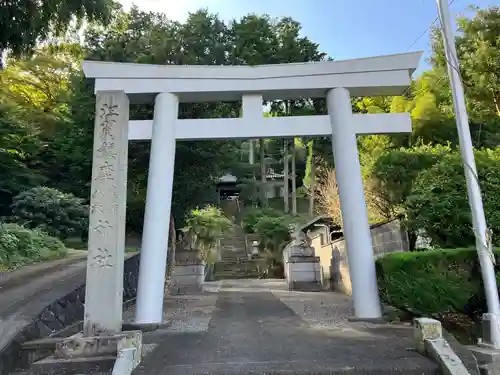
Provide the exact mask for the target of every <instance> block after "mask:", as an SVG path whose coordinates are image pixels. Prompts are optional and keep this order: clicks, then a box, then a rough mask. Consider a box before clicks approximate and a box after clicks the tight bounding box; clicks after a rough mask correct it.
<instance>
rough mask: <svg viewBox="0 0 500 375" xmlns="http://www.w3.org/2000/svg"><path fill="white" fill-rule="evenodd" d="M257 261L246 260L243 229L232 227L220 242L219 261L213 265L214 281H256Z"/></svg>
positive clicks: (257, 275) (257, 272)
mask: <svg viewBox="0 0 500 375" xmlns="http://www.w3.org/2000/svg"><path fill="white" fill-rule="evenodd" d="M258 264H259V259H255V258H254V259H248V255H247V252H246V250H245V234H244V232H243V229H241V228H240V227H239V226H237V225H234V226H233V231H232V233H231V234H230V235H229V236H228V237H227V238H224V239H222V240H221V260H220V261H219V262H218V263H217V264H216V265H215V279H216V280H228V279H257V278H258V277H259V270H258Z"/></svg>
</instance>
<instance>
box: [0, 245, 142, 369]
mask: <svg viewBox="0 0 500 375" xmlns="http://www.w3.org/2000/svg"><path fill="white" fill-rule="evenodd" d="M138 276H139V254H136V255H133V256H131V257H130V258H128V259H126V260H125V264H124V274H123V301H124V308H125V307H127V306H130V304H131V303H133V302H134V301H135V297H136V295H137V283H138ZM80 277H81V276H80ZM84 304H85V278H84V277H83V280H81V282H79V286H78V287H76V288H75V289H73V290H72V291H71V292H69V293H68V294H66V295H63V296H62V297H61V298H59V299H57V300H55V301H53V302H51V303H49V304H48V305H46V306H45V307H44V308H43V309H42V310H41V311H38V312H36V311H35V312H33V315H32V316H33V318H32V320H31V321H26V324H24V325H22V326H19V327H18V329H17V333H16V334H15V335H14V337H13V339H12V340H10V341H9V342H7V343H6V345H4V346H3V347H1V348H0V374H2V375H4V374H7V373H9V372H11V371H12V370H14V369H16V368H18V367H21V366H22V365H23V362H24V361H23V358H22V355H21V345H22V343H24V342H27V341H32V340H36V339H40V338H44V337H49V336H52V337H55V336H64V335H65V334H64V333H62V332H61V333H60V334H59V335H58V334H57V332H59V331H61V330H66V332H65V333H66V334H67V335H72V334H74V333H77V332H79V331H81V329H82V324H81V322H82V321H83V314H84ZM0 334H1V332H0Z"/></svg>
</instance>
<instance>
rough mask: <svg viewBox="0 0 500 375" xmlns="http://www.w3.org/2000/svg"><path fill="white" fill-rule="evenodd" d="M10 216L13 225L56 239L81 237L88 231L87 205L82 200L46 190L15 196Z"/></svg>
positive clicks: (41, 188) (39, 188)
mask: <svg viewBox="0 0 500 375" xmlns="http://www.w3.org/2000/svg"><path fill="white" fill-rule="evenodd" d="M12 213H13V215H12V219H13V220H14V221H15V222H17V223H19V224H22V225H24V226H26V227H27V228H32V229H34V228H39V229H41V230H43V231H44V232H47V233H49V234H50V235H53V236H57V237H60V238H67V237H69V236H82V235H83V234H84V233H85V232H86V231H87V228H88V206H87V205H85V204H84V201H83V199H80V198H77V197H75V196H74V195H73V194H66V193H62V192H60V191H58V190H56V189H51V188H48V187H36V188H33V189H30V190H27V191H25V192H22V193H20V194H18V195H17V196H16V197H14V200H13V203H12Z"/></svg>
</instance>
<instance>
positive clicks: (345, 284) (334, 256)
mask: <svg viewBox="0 0 500 375" xmlns="http://www.w3.org/2000/svg"><path fill="white" fill-rule="evenodd" d="M370 233H371V236H372V245H373V255H374V257H378V256H380V255H383V254H387V253H392V252H401V251H408V250H409V242H408V235H407V233H406V231H405V230H404V229H403V228H402V226H401V223H400V221H399V220H397V219H396V220H392V221H389V222H385V223H381V224H376V225H372V226H371V227H370ZM320 234H321V231H320V230H319V229H318V232H317V236H316V237H314V238H312V246H313V247H314V252H315V254H316V256H319V257H320V259H321V271H322V274H323V276H322V278H323V286H324V288H325V289H329V290H335V291H339V292H342V293H346V294H351V291H352V286H351V277H350V273H349V262H348V259H347V252H346V244H345V239H344V237H339V238H337V239H334V240H333V241H331V242H330V241H325V240H324V237H325V236H324V235H323V237H322V236H321V235H320Z"/></svg>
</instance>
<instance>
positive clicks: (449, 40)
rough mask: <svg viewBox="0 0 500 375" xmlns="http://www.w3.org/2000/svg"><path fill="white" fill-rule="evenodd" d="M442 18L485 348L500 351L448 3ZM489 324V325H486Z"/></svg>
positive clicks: (499, 324) (499, 318) (499, 307)
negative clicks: (484, 309) (482, 297)
mask: <svg viewBox="0 0 500 375" xmlns="http://www.w3.org/2000/svg"><path fill="white" fill-rule="evenodd" d="M437 6H438V10H439V18H440V21H441V32H442V34H443V42H444V51H445V56H446V62H447V66H448V75H449V77H450V86H451V91H452V94H453V105H454V107H455V117H456V122H457V129H458V138H459V141H460V153H461V155H462V161H463V163H464V169H465V179H466V181H467V194H468V197H469V206H470V209H471V212H472V224H473V227H474V232H475V236H476V249H477V252H478V257H479V263H480V265H481V274H482V277H483V283H484V289H485V294H486V301H487V304H488V313H486V314H484V315H483V330H485V328H484V327H485V326H488V328H487V329H488V330H489V332H484V331H483V344H484V345H486V346H490V347H494V348H495V349H500V303H499V300H498V289H497V283H496V278H495V269H494V264H493V262H494V258H493V255H492V254H491V247H490V241H491V234H490V231H489V229H488V227H487V226H486V218H485V216H484V209H483V201H482V196H481V190H480V187H479V180H478V178H477V170H476V162H475V160H474V151H473V146H472V139H471V136H470V129H469V117H468V115H467V107H466V105H465V95H464V88H463V84H462V80H461V77H460V66H459V63H458V57H457V50H456V46H455V37H454V35H453V30H452V28H451V21H450V12H449V7H448V0H437ZM485 323H487V324H485Z"/></svg>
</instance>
